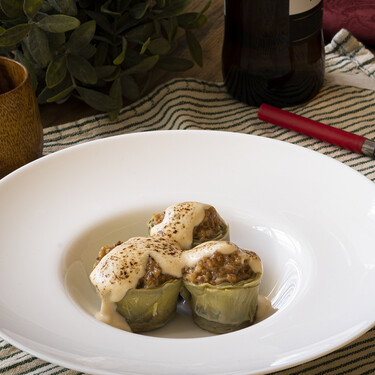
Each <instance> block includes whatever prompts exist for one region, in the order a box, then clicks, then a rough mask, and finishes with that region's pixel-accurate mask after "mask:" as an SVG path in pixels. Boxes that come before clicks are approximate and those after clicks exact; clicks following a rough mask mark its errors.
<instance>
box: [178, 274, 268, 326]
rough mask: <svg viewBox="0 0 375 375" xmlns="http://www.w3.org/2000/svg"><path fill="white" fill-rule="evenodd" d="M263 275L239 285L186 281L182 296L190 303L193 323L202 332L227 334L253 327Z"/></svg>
mask: <svg viewBox="0 0 375 375" xmlns="http://www.w3.org/2000/svg"><path fill="white" fill-rule="evenodd" d="M260 278H261V274H260V273H259V274H257V275H256V277H255V278H252V279H250V280H244V281H241V282H239V283H235V284H229V283H223V284H220V285H211V284H208V283H204V284H193V283H191V282H187V281H184V284H183V287H184V288H185V289H186V290H185V291H184V292H183V293H182V295H183V296H185V298H186V299H187V300H188V301H190V304H191V308H192V312H193V319H194V321H195V323H196V324H197V325H198V326H200V327H201V328H202V329H205V330H207V331H210V332H214V333H225V332H230V331H234V330H237V329H239V328H243V327H245V326H248V325H250V324H251V323H252V322H253V320H254V318H255V313H256V309H257V303H258V294H259V285H260Z"/></svg>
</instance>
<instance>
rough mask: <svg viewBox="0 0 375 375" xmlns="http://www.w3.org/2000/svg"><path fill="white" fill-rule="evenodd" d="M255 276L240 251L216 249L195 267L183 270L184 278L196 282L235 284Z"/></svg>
mask: <svg viewBox="0 0 375 375" xmlns="http://www.w3.org/2000/svg"><path fill="white" fill-rule="evenodd" d="M243 251H245V250H243ZM254 276H255V273H254V272H253V270H252V269H251V267H250V265H249V264H248V263H247V262H246V261H245V262H244V258H243V255H241V253H240V251H234V252H233V253H231V254H222V253H220V252H219V251H216V252H215V253H214V254H213V255H211V256H209V257H205V258H203V259H201V260H200V261H199V262H198V263H197V264H196V265H195V266H194V267H185V268H184V270H183V278H184V280H186V281H190V282H192V283H194V284H203V283H208V284H211V285H219V284H222V283H225V282H228V283H231V284H235V283H238V282H240V281H243V280H248V279H251V278H253V277H254Z"/></svg>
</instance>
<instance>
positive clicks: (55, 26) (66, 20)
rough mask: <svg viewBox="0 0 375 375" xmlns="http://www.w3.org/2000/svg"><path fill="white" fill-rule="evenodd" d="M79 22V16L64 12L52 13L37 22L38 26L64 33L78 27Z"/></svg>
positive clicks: (51, 31) (52, 31) (49, 30)
mask: <svg viewBox="0 0 375 375" xmlns="http://www.w3.org/2000/svg"><path fill="white" fill-rule="evenodd" d="M79 24H80V21H79V20H78V19H77V18H75V17H72V16H66V15H64V14H52V15H50V16H46V17H44V18H43V19H41V20H40V21H39V22H38V23H37V25H38V27H40V28H41V29H42V30H44V31H48V32H50V33H64V32H66V31H70V30H73V29H75V28H77V27H78V26H79Z"/></svg>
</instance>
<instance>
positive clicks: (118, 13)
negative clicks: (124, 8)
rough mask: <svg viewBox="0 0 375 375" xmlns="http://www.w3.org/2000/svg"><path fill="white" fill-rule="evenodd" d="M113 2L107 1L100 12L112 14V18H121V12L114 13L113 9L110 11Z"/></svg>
mask: <svg viewBox="0 0 375 375" xmlns="http://www.w3.org/2000/svg"><path fill="white" fill-rule="evenodd" d="M111 3H112V0H107V1H106V2H105V3H104V4H103V5H102V6H101V7H100V11H101V12H102V13H106V14H110V15H111V16H121V13H120V12H114V11H112V10H111V9H109V5H111Z"/></svg>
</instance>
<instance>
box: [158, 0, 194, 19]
mask: <svg viewBox="0 0 375 375" xmlns="http://www.w3.org/2000/svg"><path fill="white" fill-rule="evenodd" d="M190 3H191V0H174V1H171V2H170V4H169V5H168V6H166V7H165V8H164V10H163V11H162V12H160V13H159V14H158V15H157V18H159V19H160V18H169V17H174V16H177V15H178V14H180V13H181V12H183V11H184V10H185V9H186V8H187V7H188V6H189V5H190Z"/></svg>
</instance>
